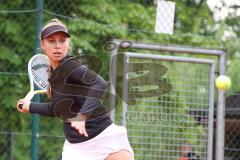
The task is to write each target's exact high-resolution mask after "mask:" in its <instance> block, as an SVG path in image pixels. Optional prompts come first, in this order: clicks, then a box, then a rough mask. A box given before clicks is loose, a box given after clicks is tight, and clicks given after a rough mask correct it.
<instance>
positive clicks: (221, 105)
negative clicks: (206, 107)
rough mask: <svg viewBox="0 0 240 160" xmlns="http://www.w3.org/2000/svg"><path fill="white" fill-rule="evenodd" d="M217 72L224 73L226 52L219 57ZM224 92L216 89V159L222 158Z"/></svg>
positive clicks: (221, 159) (220, 159)
mask: <svg viewBox="0 0 240 160" xmlns="http://www.w3.org/2000/svg"><path fill="white" fill-rule="evenodd" d="M219 74H220V75H225V74H226V54H222V55H221V56H220V57H219ZM224 93H225V92H224V91H221V90H219V91H218V105H217V128H216V136H217V138H216V158H215V159H216V160H224V132H225V94H224Z"/></svg>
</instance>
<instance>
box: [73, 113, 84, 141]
mask: <svg viewBox="0 0 240 160" xmlns="http://www.w3.org/2000/svg"><path fill="white" fill-rule="evenodd" d="M80 116H81V117H80V118H78V117H79V116H77V117H75V118H72V119H71V120H70V123H71V126H72V127H73V128H75V129H76V130H77V131H78V133H79V134H80V135H84V136H85V137H88V134H87V131H86V127H85V124H86V116H84V115H83V114H81V115H80ZM82 116H84V118H83V117H82Z"/></svg>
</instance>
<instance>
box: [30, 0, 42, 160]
mask: <svg viewBox="0 0 240 160" xmlns="http://www.w3.org/2000/svg"><path fill="white" fill-rule="evenodd" d="M35 3H36V9H37V11H36V21H35V25H36V30H35V50H36V53H37V51H38V48H39V47H40V42H39V35H40V32H41V24H42V10H43V0H36V1H35ZM35 101H39V97H37V98H36V99H35ZM38 138H39V116H38V115H37V114H33V115H32V146H31V157H32V160H38Z"/></svg>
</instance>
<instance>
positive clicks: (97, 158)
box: [62, 124, 134, 160]
mask: <svg viewBox="0 0 240 160" xmlns="http://www.w3.org/2000/svg"><path fill="white" fill-rule="evenodd" d="M120 150H126V151H128V152H130V153H131V154H132V155H133V156H134V153H133V149H132V147H131V146H130V144H129V141H128V137H127V130H126V129H125V127H122V126H118V125H115V124H111V125H110V126H108V127H107V128H106V129H105V130H104V131H102V132H101V133H100V134H99V135H97V136H96V137H94V138H93V139H90V140H88V141H85V142H81V143H69V142H68V141H67V140H65V143H64V146H63V152H62V160H104V159H106V158H107V157H108V156H109V155H110V154H111V153H115V152H118V151H120Z"/></svg>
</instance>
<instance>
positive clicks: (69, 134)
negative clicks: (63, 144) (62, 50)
mask: <svg viewBox="0 0 240 160" xmlns="http://www.w3.org/2000/svg"><path fill="white" fill-rule="evenodd" d="M49 83H50V86H51V102H48V103H35V102H32V103H31V104H30V108H29V112H31V113H38V114H41V115H45V116H53V117H60V118H62V119H63V120H64V134H65V137H66V139H67V140H68V141H69V142H70V143H80V142H83V141H86V140H89V139H91V138H93V137H95V136H97V135H98V134H99V133H100V132H102V131H103V130H104V129H105V128H106V127H108V126H109V125H110V124H112V121H111V119H110V118H109V116H108V115H107V113H106V110H104V107H103V106H102V103H101V97H102V95H103V93H104V89H105V87H106V82H105V81H104V80H103V79H102V78H101V77H100V76H99V75H98V74H96V73H95V72H93V71H91V70H89V69H87V68H86V67H85V66H84V65H82V64H80V62H79V61H77V60H76V59H75V58H73V57H71V56H66V57H65V58H64V59H63V60H62V61H61V62H60V64H59V66H58V67H57V68H56V69H54V70H52V71H51V72H50V75H49ZM79 113H81V114H83V115H85V116H86V117H87V120H86V131H87V133H88V137H85V136H83V135H80V134H79V133H78V131H77V130H76V129H75V128H73V127H71V124H70V123H69V121H68V119H70V118H74V117H76V115H77V114H79Z"/></svg>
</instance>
